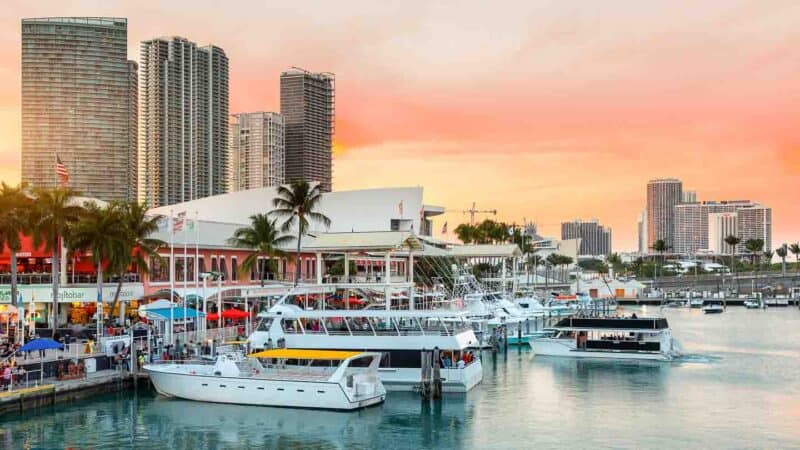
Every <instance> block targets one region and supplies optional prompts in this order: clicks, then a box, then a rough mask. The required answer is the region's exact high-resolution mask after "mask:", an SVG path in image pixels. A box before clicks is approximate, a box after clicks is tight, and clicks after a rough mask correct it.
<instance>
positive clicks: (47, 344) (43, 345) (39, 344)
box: [19, 338, 64, 352]
mask: <svg viewBox="0 0 800 450" xmlns="http://www.w3.org/2000/svg"><path fill="white" fill-rule="evenodd" d="M54 348H56V349H59V350H63V349H64V344H60V343H58V342H56V341H54V340H52V339H47V338H42V339H34V340H32V341H30V342H28V343H27V344H25V345H23V346H22V347H20V349H19V351H21V352H32V351H34V350H50V349H54Z"/></svg>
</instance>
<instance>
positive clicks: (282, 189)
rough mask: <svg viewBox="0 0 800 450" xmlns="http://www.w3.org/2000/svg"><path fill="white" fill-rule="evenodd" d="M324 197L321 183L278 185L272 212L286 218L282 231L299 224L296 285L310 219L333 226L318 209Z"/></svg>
mask: <svg viewBox="0 0 800 450" xmlns="http://www.w3.org/2000/svg"><path fill="white" fill-rule="evenodd" d="M321 199H322V191H320V185H319V183H314V184H313V185H310V184H308V182H307V181H305V180H298V181H294V182H293V183H292V184H290V185H281V186H278V192H277V197H275V198H274V199H273V200H272V205H273V206H274V207H275V209H273V210H272V211H271V212H270V214H275V215H276V216H278V218H281V219H284V222H283V225H282V226H281V231H283V232H288V231H289V230H291V229H292V227H293V226H294V225H295V224H297V253H296V259H295V276H294V285H295V286H297V283H299V282H300V245H301V240H302V239H303V236H305V235H306V234H308V227H309V221H311V222H316V223H320V224H322V225H324V226H325V227H326V228H327V227H330V226H331V219H329V218H328V216H326V215H324V214H322V213H321V212H318V211H317V208H319V202H320V200H321Z"/></svg>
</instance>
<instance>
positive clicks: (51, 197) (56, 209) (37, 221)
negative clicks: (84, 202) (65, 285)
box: [31, 187, 83, 330]
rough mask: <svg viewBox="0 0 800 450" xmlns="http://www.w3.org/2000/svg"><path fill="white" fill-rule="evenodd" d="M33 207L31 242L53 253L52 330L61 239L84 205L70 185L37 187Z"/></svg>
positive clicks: (55, 310)
mask: <svg viewBox="0 0 800 450" xmlns="http://www.w3.org/2000/svg"><path fill="white" fill-rule="evenodd" d="M33 193H34V197H35V198H36V201H35V202H34V207H33V209H32V211H31V212H32V219H33V220H31V224H32V226H33V229H32V232H33V233H32V234H33V245H34V246H35V247H37V248H38V247H39V246H41V245H44V248H45V251H52V252H53V259H52V261H51V266H52V270H51V272H52V277H53V279H52V282H53V306H52V315H51V318H50V321H51V325H52V327H53V329H54V330H55V329H56V328H57V327H58V287H59V278H58V277H59V274H58V270H59V267H58V262H59V250H60V247H61V242H60V241H61V240H62V238H63V236H64V235H65V234H66V233H67V230H68V228H69V227H70V225H72V224H73V223H75V222H76V221H77V220H78V217H79V216H80V214H81V212H82V211H83V208H82V207H81V206H79V205H77V204H76V197H77V196H78V192H77V191H75V190H73V189H70V188H63V187H57V188H52V189H48V188H38V189H35V190H34V192H33Z"/></svg>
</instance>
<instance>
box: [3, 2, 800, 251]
mask: <svg viewBox="0 0 800 450" xmlns="http://www.w3.org/2000/svg"><path fill="white" fill-rule="evenodd" d="M39 16H115V17H127V18H128V54H129V57H130V58H131V59H134V60H138V53H139V42H140V41H142V40H144V39H149V38H152V37H156V36H163V35H180V36H184V37H186V38H188V39H191V40H193V41H195V42H198V43H199V44H207V43H213V44H215V45H218V46H220V47H222V48H223V49H224V50H225V52H226V53H227V55H228V57H229V58H230V68H231V69H230V70H231V72H230V92H231V94H230V111H231V113H235V112H246V111H255V110H267V111H277V110H279V96H278V95H279V92H278V88H279V75H280V72H281V70H284V69H286V68H289V67H291V66H299V67H304V68H306V69H308V70H312V71H327V72H334V73H335V74H336V89H337V90H336V135H335V142H336V145H335V150H336V153H335V159H334V189H336V190H343V189H357V188H363V187H378V186H409V185H422V186H424V187H425V197H426V202H427V203H432V204H437V205H442V206H446V207H447V208H449V209H453V210H462V209H467V208H468V207H469V206H470V205H471V203H472V202H473V201H475V202H477V205H478V207H479V208H491V209H495V208H496V209H497V210H498V211H499V218H500V219H503V220H507V221H509V222H517V223H521V222H522V220H523V218H525V219H528V220H535V221H536V222H538V223H539V224H540V230H541V231H543V232H544V233H545V234H549V235H557V234H558V233H559V227H558V223H559V222H560V221H562V220H571V219H575V218H598V219H600V221H601V222H602V223H604V224H606V225H609V226H610V227H611V228H612V230H613V234H614V250H616V251H625V250H633V249H635V247H636V216H637V214H638V212H639V211H641V210H642V209H643V208H644V203H645V184H646V183H647V180H648V179H650V178H656V177H667V176H669V177H677V178H680V179H681V180H683V182H684V188H685V189H687V188H688V189H694V190H696V191H697V193H698V199H700V200H715V199H752V200H756V201H760V202H763V203H765V204H767V205H769V206H771V207H772V208H773V221H774V227H773V233H774V234H773V245H775V246H777V245H779V244H780V243H782V242H785V241H791V242H795V241H797V240H800V202H798V198H800V56H799V55H798V49H800V26H798V24H800V3H798V2H796V1H771V2H766V1H749V2H743V1H731V0H728V1H719V2H717V1H707V0H706V1H702V2H698V1H686V2H680V1H675V0H673V1H664V2H657V1H646V2H643V1H602V2H587V1H574V2H571V1H552V2H550V1H547V2H546V1H519V2H488V1H487V2H481V3H477V2H476V3H469V2H411V1H405V2H393V4H391V5H390V4H388V2H375V1H365V2H347V1H343V2H318V3H312V2H305V1H296V0H292V1H284V2H278V1H272V2H264V1H252V2H244V1H233V2H216V1H199V0H193V1H186V2H184V1H169V2H166V1H165V2H148V1H141V0H140V1H135V2H111V1H70V2H64V1H53V2H49V1H35V2H31V1H18V2H14V1H12V2H4V7H3V8H2V10H0V180H5V181H9V182H17V181H18V180H19V158H20V154H19V153H20V19H21V18H23V17H39ZM445 220H446V221H447V222H448V224H449V228H450V229H451V230H452V228H454V227H455V225H456V224H458V223H459V222H461V221H466V220H468V218H467V217H466V216H464V215H462V214H461V213H459V212H453V213H449V214H448V216H447V217H446V218H445V219H439V220H437V223H436V228H437V231H438V229H439V228H441V225H442V223H443V222H444V221H445Z"/></svg>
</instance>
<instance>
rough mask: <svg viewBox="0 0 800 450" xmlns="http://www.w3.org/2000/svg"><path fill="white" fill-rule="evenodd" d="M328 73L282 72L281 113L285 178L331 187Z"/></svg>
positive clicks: (330, 88) (331, 114)
mask: <svg viewBox="0 0 800 450" xmlns="http://www.w3.org/2000/svg"><path fill="white" fill-rule="evenodd" d="M334 85H335V79H334V76H333V74H331V73H311V72H308V71H305V70H303V69H298V68H292V69H290V70H287V71H286V72H283V73H281V114H282V115H283V117H284V121H285V130H286V181H287V182H292V181H295V180H306V181H308V182H319V183H320V184H321V186H320V187H321V189H322V191H323V192H330V190H331V188H332V172H333V168H332V166H333V153H332V150H333V147H332V146H333V132H334V117H335V109H334V105H335V102H334V93H335V92H334V91H335V88H334Z"/></svg>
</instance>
